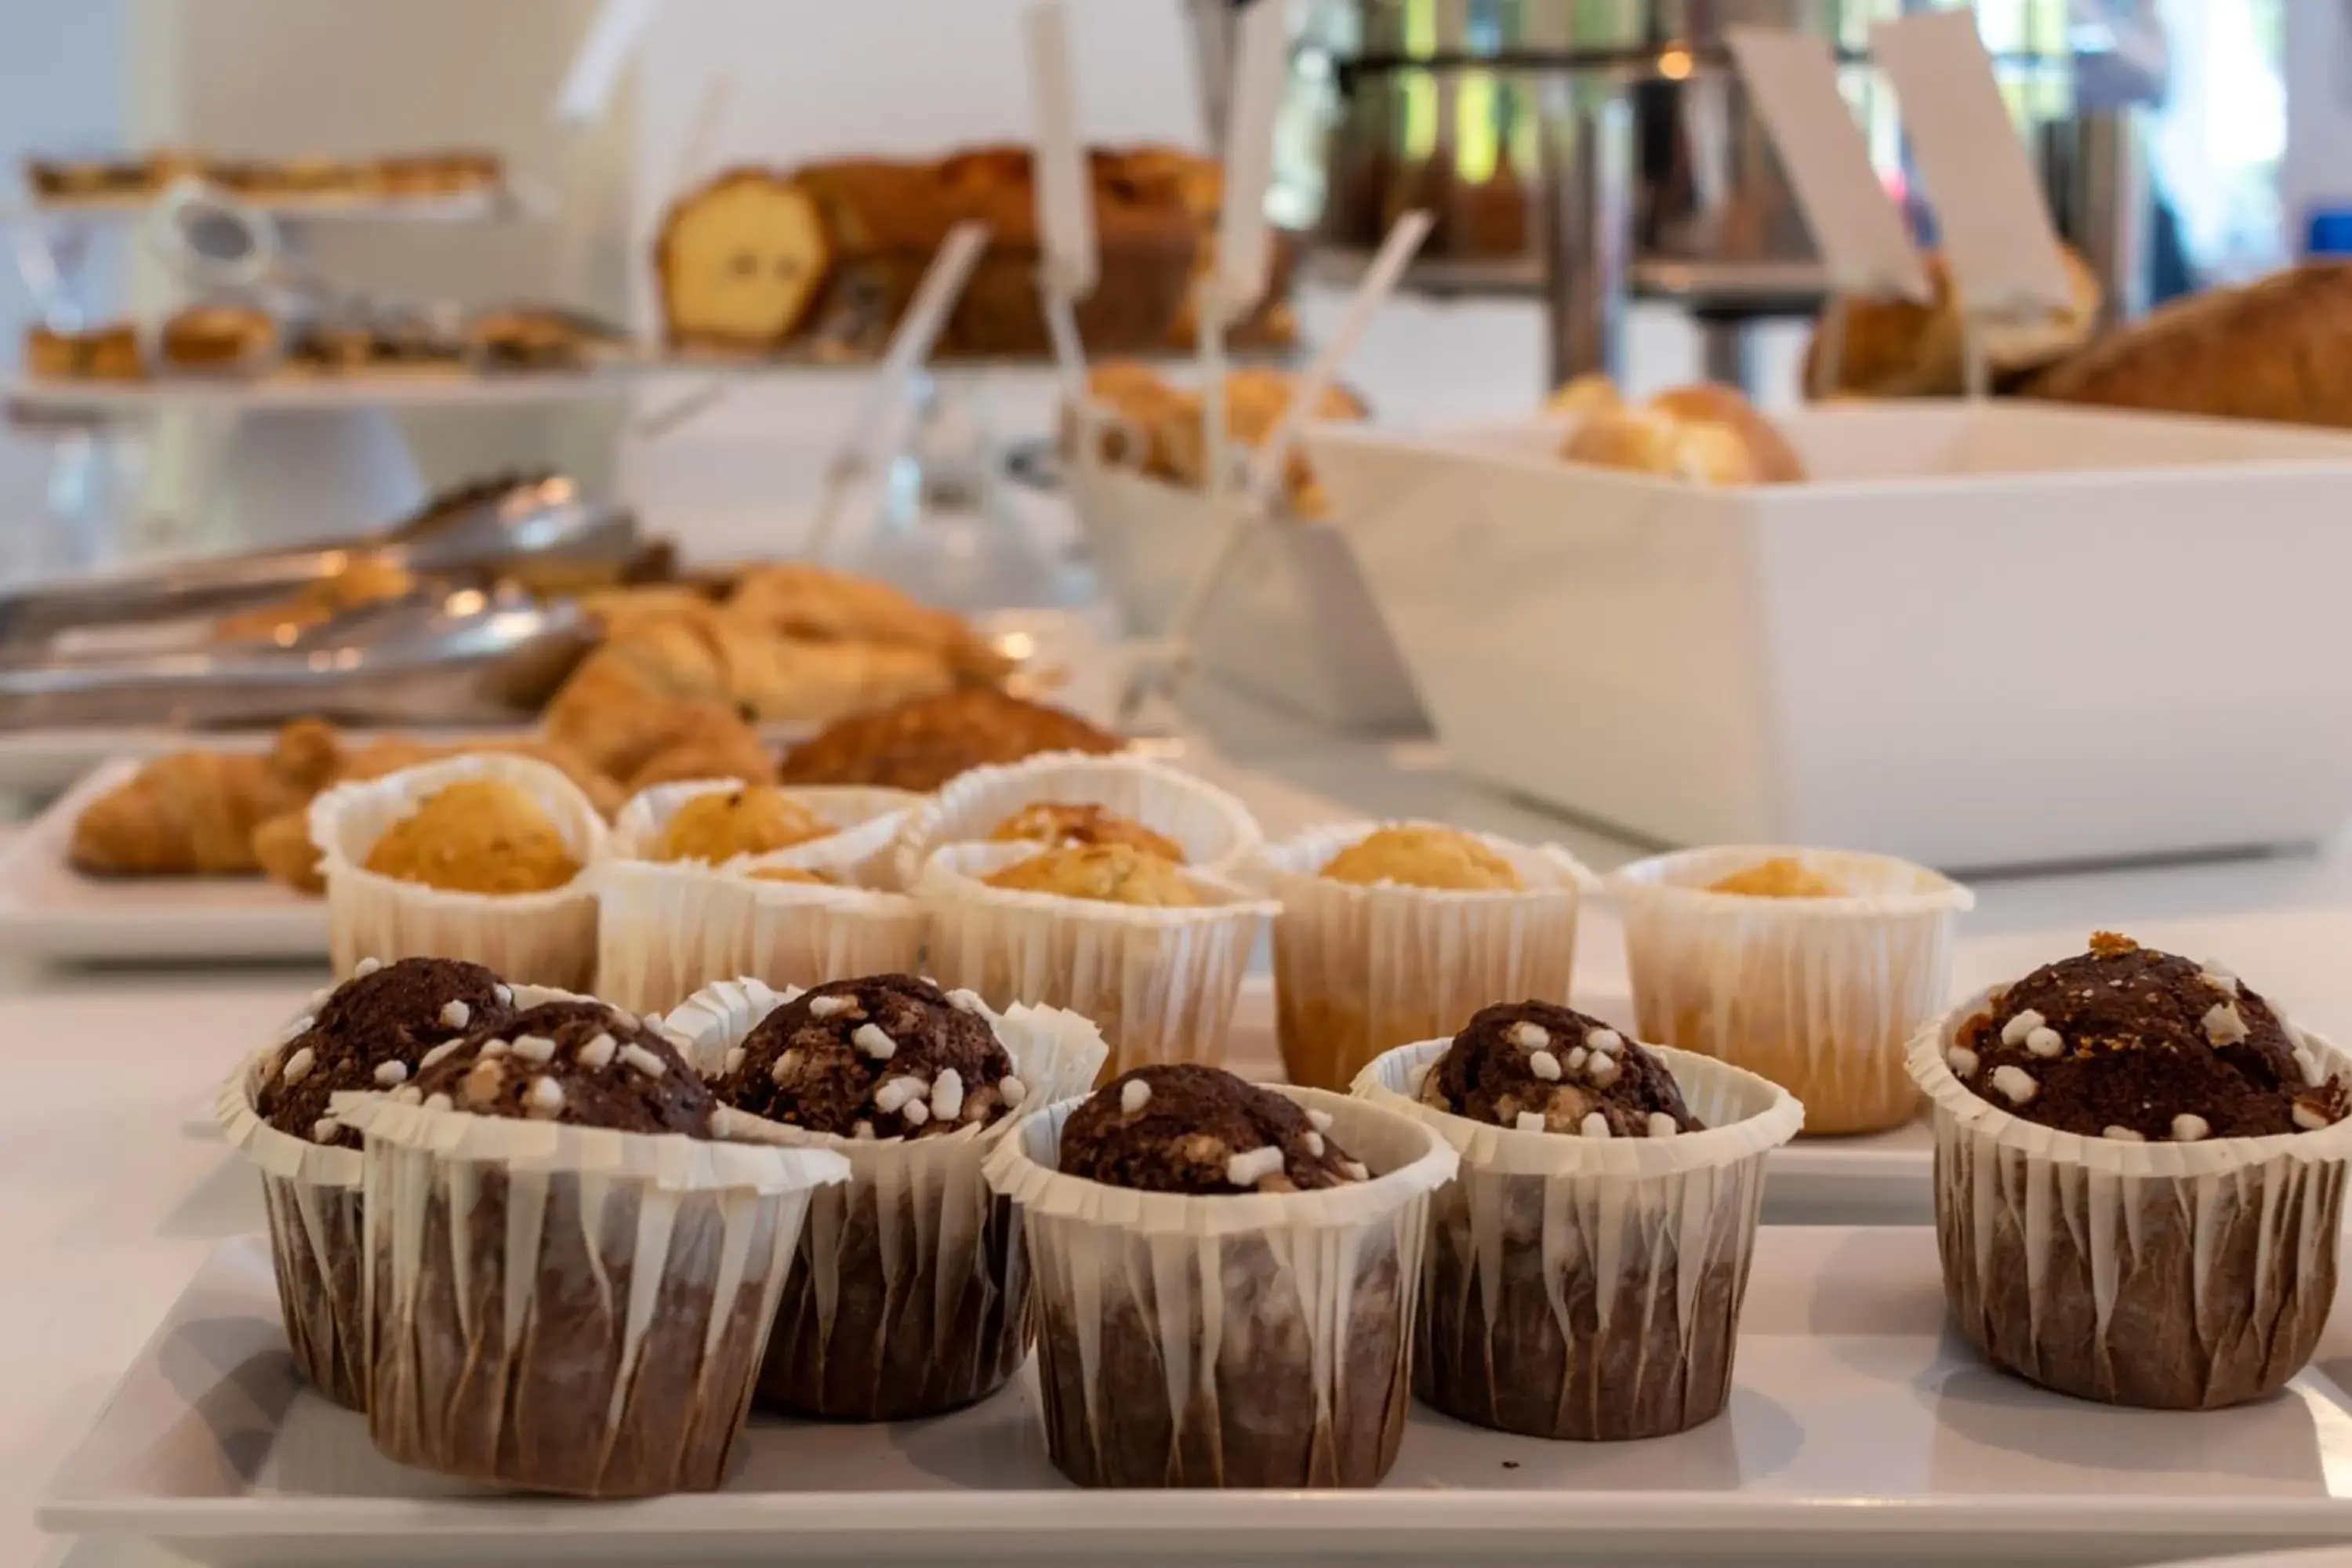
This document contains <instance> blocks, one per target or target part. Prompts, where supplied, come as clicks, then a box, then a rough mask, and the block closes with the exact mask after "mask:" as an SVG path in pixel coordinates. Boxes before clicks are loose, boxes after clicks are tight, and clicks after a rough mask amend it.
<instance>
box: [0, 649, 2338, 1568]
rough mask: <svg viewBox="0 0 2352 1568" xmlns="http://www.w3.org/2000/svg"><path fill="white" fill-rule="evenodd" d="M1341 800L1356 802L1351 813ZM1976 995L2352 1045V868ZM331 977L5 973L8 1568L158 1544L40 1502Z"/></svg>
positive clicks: (1971, 953)
mask: <svg viewBox="0 0 2352 1568" xmlns="http://www.w3.org/2000/svg"><path fill="white" fill-rule="evenodd" d="M1198 707H1199V708H1200V710H1202V713H1203V715H1204V717H1205V718H1206V719H1207V720H1208V721H1209V724H1210V727H1211V728H1212V729H1213V731H1214V732H1215V733H1216V735H1217V736H1218V738H1219V742H1220V745H1221V746H1222V747H1223V749H1224V752H1226V754H1227V756H1229V757H1245V758H1247V759H1248V760H1249V761H1250V762H1251V763H1253V764H1254V766H1255V768H1257V769H1261V770H1263V771H1264V773H1265V774H1270V775H1273V777H1274V779H1275V780H1278V781H1279V782H1278V783H1277V782H1268V781H1265V780H1261V779H1258V778H1256V777H1255V776H1254V775H1252V774H1250V773H1245V772H1244V771H1243V770H1241V769H1240V768H1239V766H1238V765H1237V763H1234V762H1233V761H1229V760H1226V759H1225V758H1224V757H1200V756H1199V752H1198V751H1197V749H1196V751H1195V756H1196V758H1199V760H1200V761H1201V762H1202V771H1203V772H1204V773H1209V774H1210V775H1211V776H1213V777H1216V778H1219V779H1220V780H1221V781H1222V782H1224V783H1225V784H1228V786H1229V787H1231V786H1236V785H1237V786H1240V787H1241V788H1243V790H1244V793H1245V795H1247V796H1248V797H1249V798H1250V800H1251V802H1252V804H1253V805H1254V807H1255V808H1256V809H1258V810H1259V811H1260V812H1261V813H1262V815H1263V816H1265V819H1266V821H1267V826H1268V827H1269V829H1270V830H1272V831H1274V832H1275V833H1276V834H1283V833H1287V832H1291V831H1296V830H1297V828H1298V827H1299V826H1305V825H1306V824H1307V822H1310V821H1313V820H1316V819H1318V818H1319V817H1324V816H1329V815H1330V814H1332V812H1333V811H1334V810H1335V809H1337V808H1338V806H1344V807H1345V809H1346V810H1348V811H1349V812H1352V813H1360V814H1364V815H1416V816H1443V817H1447V818H1450V819H1452V820H1455V821H1459V822H1463V823H1465V824H1467V825H1471V826H1482V827H1488V828H1491V829H1494V830H1496V831H1503V832H1508V833H1511V834H1513V835H1515V836H1518V837H1553V838H1556V839H1558V840H1559V842H1562V843H1564V844H1566V845H1568V846H1569V847H1571V848H1572V849H1574V850H1575V851H1576V852H1577V853H1578V854H1579V855H1580V856H1582V857H1584V858H1587V859H1589V860H1590V861H1591V862H1592V863H1593V864H1595V865H1596V866H1606V865H1608V864H1612V863H1613V862H1615V861H1617V860H1619V859H1622V858H1625V857H1626V856H1627V855H1628V854H1629V853H1632V851H1631V850H1630V849H1629V847H1626V846H1624V845H1622V844H1618V843H1614V842H1612V841H1611V840H1610V839H1608V838H1607V837H1604V836H1601V835H1598V834H1594V833H1591V832H1586V831H1581V830H1579V829H1577V828H1574V827H1572V826H1569V825H1566V824H1563V823H1561V822H1559V820H1557V819H1554V818H1550V817H1548V816H1542V815H1541V814H1539V813H1537V812H1534V811H1531V810H1529V809H1528V808H1526V807H1524V806H1522V805H1516V804H1514V803H1511V802H1509V801H1506V800H1501V799H1498V798H1496V797H1494V796H1492V795H1487V794H1486V793H1485V792H1483V791H1480V790H1478V789H1476V788H1475V786H1471V785H1468V784H1464V783H1462V782H1461V781H1459V780H1456V779H1455V778H1454V777H1453V776H1452V775H1450V774H1449V773H1446V772H1444V769H1443V766H1442V761H1441V760H1440V759H1439V757H1438V756H1437V754H1436V753H1435V751H1434V748H1433V747H1432V746H1431V745H1430V744H1429V743H1427V742H1422V743H1418V744H1412V743H1408V744H1406V745H1404V746H1402V748H1400V747H1396V746H1392V745H1379V744H1373V743H1370V742H1333V741H1331V740H1329V739H1328V737H1322V736H1318V735H1317V734H1316V733H1315V732H1313V731H1311V730H1310V729H1309V728H1308V727H1307V726H1306V725H1305V724H1304V723H1303V722H1299V721H1286V720H1284V719H1282V718H1281V717H1280V716H1278V715H1273V714H1268V713H1265V711H1263V710H1252V709H1250V708H1248V707H1247V706H1246V705H1244V704H1241V703H1238V702H1237V701H1235V700H1233V699H1230V698H1228V697H1225V696H1223V694H1218V693H1213V692H1203V693H1202V696H1201V700H1200V702H1199V704H1198ZM1335 802H1336V803H1337V805H1335ZM1978 891H1979V905H1978V908H1977V910H1976V912H1975V913H1974V914H1973V915H1971V916H1969V917H1968V919H1967V921H1965V923H1964V926H1963V940H1962V942H1961V945H1960V949H1959V956H1958V973H1957V974H1956V976H1955V984H1956V985H1957V986H1959V987H1963V988H1966V987H1973V986H1976V985H1979V984H1986V983H1988V982H1990V981H1992V980H1996V979H1999V978H2001V977H2004V976H2007V975H2011V974H2014V973H2020V972H2021V971H2022V970H2023V969H2025V968H2028V967H2030V966H2032V964H2033V963H2039V962H2042V961H2043V960H2045V959H2047V958H2050V957H2053V956H2055V955H2058V954H2061V953H2063V952H2068V951H2072V950H2074V949H2075V948H2077V947H2079V946H2080V945H2081V943H2082V942H2083V940H2084V937H2085V936H2086V935H2087V934H2088V933H2089V932H2090V931H2092V930H2093V929H2095V928H2098V927H2106V928H2114V929H2121V930H2124V931H2128V932H2130V933H2131V934H2133V935H2135V936H2137V937H2138V938H2140V939H2141V940H2143V941H2145V942H2150V943H2153V944H2157V945H2161V946H2165V947H2168V948H2173V949H2177V950H2179V951H2182V952H2188V953H2189V954H2190V955H2192V956H2197V957H2205V956H2216V957H2221V958H2223V959H2225V960H2226V961H2227V962H2228V963H2230V964H2231V967H2232V968H2234V969H2236V970H2237V971H2238V972H2239V973H2242V974H2244V975H2245V976H2246V977H2247V979H2248V981H2249V982H2250V983H2251V984H2254V985H2255V986H2256V987H2257V988H2258V989H2261V990H2262V991H2263V992H2265V993H2266V994H2271V995H2273V996H2277V997H2281V998H2283V999H2284V1001H2285V1002H2286V1004H2287V1005H2289V1006H2290V1007H2291V1008H2292V1009H2293V1010H2294V1013H2295V1015H2296V1016H2297V1017H2299V1018H2300V1019H2302V1020H2304V1021H2305V1022H2306V1023H2308V1024H2309V1025H2310V1026H2313V1027H2315V1028H2318V1029H2320V1030H2322V1031H2323V1032H2327V1033H2332V1034H2336V1035H2337V1036H2338V1037H2347V1036H2352V959H2347V955H2348V954H2352V853H2345V852H2341V851H2337V852H2331V853H2327V854H2322V855H2310V856H2302V857H2282V858H2269V859H2256V860H2235V861H2227V862H2216V863H2209V864H2200V865H2191V866H2185V867H2174V868H2152V869H2137V870H2119V871H2109V872H2101V873H2095V874H2085V875H2069V876H2050V877H2037V878H2028V879H2012V880H2005V881H1998V882H1992V883H1988V884H1982V885H1979V889H1978ZM1623 965H1624V958H1623V952H1622V941H1621V933H1620V930H1619V928H1618V925H1617V923H1616V921H1615V920H1614V918H1613V917H1612V915H1611V914H1609V912H1608V911H1606V910H1596V911H1594V912H1593V913H1592V915H1591V917H1590V919H1589V920H1588V921H1587V923H1586V925H1585V927H1584V930H1583V933H1582V936H1581V939H1580V953H1579V963H1578V971H1579V976H1580V982H1583V983H1586V984H1592V985H1594V986H1596V987H1609V986H1622V983H1623V980H1622V976H1623ZM323 979H324V973H323V971H313V970H274V971H273V970H257V971H246V972H238V971H227V972H221V971H218V970H211V971H206V970H194V969H181V970H174V971H165V972H161V973H158V972H152V971H150V972H103V973H91V972H58V971H38V970H27V969H23V968H15V969H0V1259H5V1260H7V1262H8V1264H9V1265H10V1266H11V1267H12V1268H13V1270H14V1273H15V1275H16V1278H15V1279H13V1280H12V1281H11V1282H10V1285H9V1287H8V1288H6V1289H0V1564H9V1563H56V1562H60V1561H69V1562H71V1563H75V1564H78V1565H79V1568H127V1565H130V1564H134V1563H149V1562H152V1561H161V1560H162V1559H160V1558H158V1557H157V1556H156V1555H155V1554H152V1553H149V1552H145V1551H144V1550H143V1549H135V1548H131V1547H127V1546H122V1545H116V1544H84V1545H78V1546H77V1545H73V1544H71V1543H68V1542H58V1541H53V1540H49V1539H47V1538H44V1537H42V1536H40V1535H39V1534H38V1533H37V1531H34V1529H33V1527H32V1523H31V1520H30V1509H31V1505H32V1502H33V1500H34V1499H35V1498H36V1497H37V1496H38V1494H39V1492H40V1490H41V1489H42V1486H43V1485H44V1483H45V1482H46V1480H47V1477H48V1475H49V1473H50V1471H51V1469H52V1468H53V1467H54V1466H55V1465H56V1464H57V1463H58V1460H59V1458H61V1457H62V1456H63V1454H64V1453H65V1451H66V1450H67V1449H68V1447H70V1446H71V1445H72V1444H73V1443H74V1442H75V1441H76V1440H77V1439H78V1437H79V1436H80V1434H81V1432H82V1431H83V1429H84V1428H85V1427H86V1426H87V1425H88V1423H89V1419H90V1417H91V1415H93V1414H94V1413H95V1411H96V1409H97V1407H98V1405H99V1404H100V1401H101V1400H103V1398H104V1397H105V1395H106V1394H107V1392H108V1390H109V1389H110V1387H111V1385H112V1383H113V1381H114V1378H115V1376H116V1373H117V1372H118V1370H119V1369H120V1368H121V1365H122V1364H123V1363H125V1362H126V1361H127V1360H128V1358H129V1357H130V1356H131V1354H132V1352H134V1351H135V1350H136V1349H137V1348H138V1346H139V1345H140V1344H141V1343H142V1342H144V1341H145V1339H146V1337H147V1336H148V1334H149V1332H150V1331H151V1330H152V1328H153V1327H154V1325H155V1324H156V1322H157V1321H159V1319H160V1318H161V1317H162V1315H163V1310H164V1308H165V1307H166V1305H167V1304H168V1303H169V1301H170V1300H172V1298H173V1296H174V1295H175V1294H176V1293H177V1292H178V1290H179V1289H180V1288H181V1286H182V1285H183V1284H184V1282H185V1281H186V1279H187V1278H188V1277H189V1276H190V1275H191V1274H192V1273H193V1272H194V1269H195V1268H196V1266H197V1264H198V1262H199V1261H200V1260H201V1259H202V1258H203V1257H204V1256H205V1252H206V1251H207V1250H208V1249H209V1247H210V1246H211V1245H212V1243H213V1242H214V1241H215V1240H216V1239H217V1238H219V1237H223V1236H227V1235H232V1234H235V1233H237V1232H241V1231H247V1230H254V1229H258V1228H259V1227H260V1225H261V1210H260V1203H259V1194H258V1192H257V1189H256V1187H255V1185H254V1184H253V1183H252V1181H251V1180H250V1178H249V1175H248V1173H247V1172H246V1171H245V1170H243V1169H242V1168H240V1167H239V1165H238V1164H237V1163H236V1161H235V1159H234V1158H233V1157H232V1155H231V1154H230V1152H229V1151H228V1150H227V1149H226V1147H225V1146H223V1145H221V1144H220V1143H218V1142H210V1141H205V1140H198V1139H194V1138H191V1137H189V1136H187V1135H186V1134H185V1133H184V1131H183V1123H184V1121H186V1119H187V1117H188V1114H189V1112H190V1110H191V1109H192V1107H194V1106H196V1105H198V1104H200V1103H201V1102H202V1101H203V1100H204V1099H205V1095H206V1093H207V1091H208V1089H209V1088H210V1086H212V1085H213V1084H215V1083H216V1082H217V1081H218V1080H219V1079H220V1078H221V1076H222V1075H223V1074H224V1073H225V1072H226V1070H227V1068H229V1067H230V1066H231V1065H232V1063H233V1062H234V1061H235V1060H236V1058H237V1057H238V1055H239V1054H240V1053H241V1052H242V1051H243V1050H245V1049H246V1048H248V1047H250V1046H251V1045H252V1043H253V1042H256V1041H258V1040H261V1039H265V1038H267V1037H269V1036H270V1034H271V1033H272V1031H273V1030H274V1028H275V1026H277V1025H278V1023H279V1022H281V1021H282V1020H283V1019H284V1018H286V1017H287V1016H289V1015H290V1014H291V1013H292V1012H293V1011H294V1010H295V1008H296V1007H297V1005H299V1003H300V1002H301V1001H302V999H303V998H304V997H305V996H306V995H307V994H308V993H309V992H310V990H311V989H312V988H314V987H315V986H317V985H318V984H321V983H322V981H323Z"/></svg>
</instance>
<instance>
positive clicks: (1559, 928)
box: [1249, 822, 1591, 1089]
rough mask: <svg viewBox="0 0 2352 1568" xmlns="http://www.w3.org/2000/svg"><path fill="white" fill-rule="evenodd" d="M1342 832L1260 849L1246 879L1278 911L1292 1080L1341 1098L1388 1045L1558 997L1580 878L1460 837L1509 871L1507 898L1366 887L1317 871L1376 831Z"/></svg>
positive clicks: (1565, 862)
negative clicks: (1339, 1092) (1492, 1008)
mask: <svg viewBox="0 0 2352 1568" xmlns="http://www.w3.org/2000/svg"><path fill="white" fill-rule="evenodd" d="M1401 826H1443V825H1442V824H1435V823H1399V822H1350V823H1335V824H1333V825H1331V826H1326V827H1319V828H1316V829H1314V830H1313V831H1311V832H1307V833H1303V834H1301V835H1299V836H1298V837H1296V838H1293V839H1291V840H1289V841H1288V842H1286V843H1284V844H1279V845H1275V846H1270V847H1267V848H1265V850H1263V851H1261V852H1260V856H1259V859H1258V863H1257V866H1256V868H1255V869H1254V871H1253V872H1252V873H1251V875H1250V877H1249V879H1250V880H1252V881H1254V882H1260V883H1262V884H1263V885H1264V886H1265V888H1266V889H1267V890H1268V891H1269V892H1270V893H1271V894H1272V895H1273V896H1274V897H1275V898H1276V899H1277V900H1280V901H1281V905H1282V910H1281V914H1280V916H1279V917H1278V918H1277V919H1276V921H1275V922H1274V984H1275V1032H1276V1037H1277V1039H1278V1040H1279V1042H1280V1045H1281V1047H1282V1062H1283V1069H1284V1071H1285V1073H1286V1075H1287V1076H1288V1077H1289V1079H1290V1080H1291V1081H1292V1082H1293V1083H1305V1084H1314V1085H1316V1086H1318V1087H1319V1088H1323V1089H1346V1088H1347V1087H1348V1086H1349V1083H1350V1082H1352V1081H1353V1080H1354V1079H1355V1076H1356V1074H1357V1073H1359V1072H1360V1071H1362V1070H1363V1068H1364V1067H1365V1066H1366V1065H1367V1064H1368V1063H1370V1061H1371V1059H1372V1058H1374V1057H1377V1056H1379V1055H1380V1054H1381V1052H1382V1051H1385V1050H1388V1049H1391V1047H1397V1046H1402V1045H1408V1044H1411V1043H1412V1041H1415V1040H1426V1039H1430V1038H1433V1037H1436V1036H1439V1035H1451V1034H1452V1033H1453V1032H1454V1030H1456V1029H1458V1028H1460V1027H1461V1026H1463V1025H1464V1024H1465V1023H1468V1022H1469V1020H1470V1015H1472V1014H1473V1013H1475V1012H1476V1011H1477V1010H1478V1009H1479V1008H1481V1007H1485V1006H1487V1005H1491V1004H1493V1003H1496V1002H1527V1001H1541V1002H1560V1003H1565V1002H1566V1001H1567V1000H1568V989H1569V972H1570V969H1571V968H1572V967H1573V966H1574V963H1575V959H1576V916H1577V910H1578V908H1579V906H1580V903H1581V901H1582V898H1583V889H1584V888H1585V887H1586V885H1587V884H1588V883H1589V882H1590V881H1591V872H1589V871H1587V870H1586V869H1585V868H1583V867H1582V866H1580V865H1579V864H1578V863H1577V861H1576V858H1575V857H1573V856H1571V855H1570V854H1569V853H1568V852H1567V851H1566V850H1564V849H1561V848H1559V847H1556V846H1553V845H1544V846H1541V847H1532V848H1531V847H1526V846H1523V845H1518V844H1513V843H1511V842H1510V841H1509V840H1507V839H1503V838H1496V837H1490V836H1488V835H1486V834H1483V833H1481V834H1472V835H1470V837H1473V838H1475V839H1477V840H1478V841H1479V842H1481V843H1483V844H1485V845H1486V847H1488V848H1490V849H1493V850H1494V851H1495V852H1496V854H1498V855H1500V856H1502V857H1503V858H1505V859H1506V860H1507V861H1509V862H1510V864H1511V867H1512V868H1513V869H1514V870H1516V871H1517V872H1518V874H1519V880H1520V881H1521V882H1522V883H1523V884H1525V887H1524V889H1523V890H1521V891H1518V892H1511V891H1508V890H1497V891H1492V892H1462V891H1453V890H1448V889H1432V888H1408V887H1402V886H1400V885H1398V884H1396V883H1392V882H1391V883H1379V884H1375V885H1371V886H1364V885H1361V884H1358V883H1352V882H1338V881H1333V880H1331V879H1329V878H1327V877H1324V876H1321V875H1319V874H1318V873H1319V872H1320V871H1321V870H1322V868H1323V867H1324V865H1325V864H1326V863H1328V861H1329V860H1330V858H1331V857H1333V856H1334V855H1337V854H1338V853H1339V851H1340V850H1342V849H1345V848H1346V847H1349V845H1351V844H1354V843H1357V842H1358V841H1359V840H1360V839H1363V838H1366V837H1370V835H1372V834H1373V833H1375V832H1377V831H1379V830H1380V829H1381V828H1384V827H1401Z"/></svg>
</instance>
